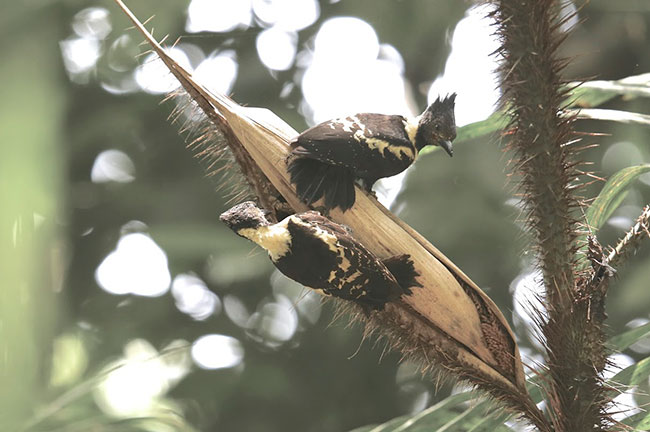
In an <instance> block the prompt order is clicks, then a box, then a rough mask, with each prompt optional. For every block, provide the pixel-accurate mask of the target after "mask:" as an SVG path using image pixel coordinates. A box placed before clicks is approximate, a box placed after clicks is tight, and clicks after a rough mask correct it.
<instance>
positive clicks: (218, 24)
mask: <svg viewBox="0 0 650 432" xmlns="http://www.w3.org/2000/svg"><path fill="white" fill-rule="evenodd" d="M252 19H253V11H252V10H251V0H192V2H191V3H190V6H189V7H188V9H187V23H186V24H185V30H186V31H188V32H189V33H198V32H204V31H206V32H229V31H231V30H234V29H236V28H243V29H245V28H248V27H249V26H250V24H251V21H252Z"/></svg>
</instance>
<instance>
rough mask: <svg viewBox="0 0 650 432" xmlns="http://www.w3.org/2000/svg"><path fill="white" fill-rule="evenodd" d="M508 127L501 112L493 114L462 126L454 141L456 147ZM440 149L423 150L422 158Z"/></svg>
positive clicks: (429, 148)
mask: <svg viewBox="0 0 650 432" xmlns="http://www.w3.org/2000/svg"><path fill="white" fill-rule="evenodd" d="M507 125H508V118H507V117H506V116H505V115H503V113H501V112H497V113H494V114H492V115H491V116H490V117H488V118H487V119H485V120H481V121H478V122H474V123H470V124H468V125H465V126H461V127H459V128H458V129H457V130H456V139H455V140H454V145H456V144H458V143H462V142H465V141H469V140H472V139H475V138H480V137H482V136H485V135H489V134H491V133H494V132H498V131H500V130H503V129H504V128H505V127H506V126H507ZM437 149H439V147H435V146H428V147H425V148H423V149H422V151H421V152H420V156H422V155H425V154H427V153H431V152H434V151H436V150H437Z"/></svg>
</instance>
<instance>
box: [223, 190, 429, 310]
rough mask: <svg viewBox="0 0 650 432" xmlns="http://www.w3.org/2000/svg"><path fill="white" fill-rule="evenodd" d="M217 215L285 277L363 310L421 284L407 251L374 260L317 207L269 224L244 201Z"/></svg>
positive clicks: (378, 307)
mask: <svg viewBox="0 0 650 432" xmlns="http://www.w3.org/2000/svg"><path fill="white" fill-rule="evenodd" d="M220 220H221V221H222V222H223V223H225V224H226V225H227V226H228V227H229V228H230V229H232V230H233V231H234V232H235V233H236V234H238V235H239V236H241V237H244V238H247V239H248V240H251V241H253V242H255V243H257V244H258V245H259V246H261V247H262V248H263V249H265V250H266V251H267V252H268V255H269V258H270V259H271V262H273V264H274V265H275V267H277V269H278V270H280V272H282V273H283V274H284V275H285V276H287V277H289V278H290V279H293V280H294V281H296V282H298V283H300V284H302V285H304V286H306V287H308V288H311V289H314V290H316V291H319V292H320V293H322V294H325V295H328V296H333V297H337V298H341V299H344V300H350V301H352V302H354V303H356V304H358V305H359V306H361V307H362V309H363V310H365V311H367V312H369V311H371V310H382V309H383V308H384V306H385V304H386V303H388V302H392V301H395V300H396V299H398V298H400V296H402V295H404V294H406V295H408V294H410V293H411V288H413V287H419V286H421V285H420V283H419V282H418V281H417V276H419V273H418V272H417V271H416V270H415V267H414V264H413V261H412V259H411V257H410V255H408V254H403V255H396V256H393V257H389V258H386V259H379V258H378V257H377V256H375V255H374V254H373V253H372V252H370V251H369V250H368V249H367V248H366V247H364V246H363V245H362V244H361V243H360V242H359V241H357V240H356V239H355V238H354V237H353V236H352V234H351V230H350V229H349V228H348V227H346V226H344V225H339V224H337V223H335V222H332V221H331V220H329V219H328V218H326V217H324V216H322V215H321V214H320V213H318V212H316V211H306V212H302V213H295V214H293V215H290V216H287V217H286V218H284V219H283V220H281V221H280V222H277V223H275V224H273V223H270V222H269V221H268V220H267V218H266V214H265V211H264V210H262V209H260V208H259V207H258V206H257V205H256V204H255V203H254V202H252V201H246V202H243V203H241V204H238V205H236V206H234V207H232V208H231V209H229V210H227V211H226V212H224V213H222V214H221V216H220Z"/></svg>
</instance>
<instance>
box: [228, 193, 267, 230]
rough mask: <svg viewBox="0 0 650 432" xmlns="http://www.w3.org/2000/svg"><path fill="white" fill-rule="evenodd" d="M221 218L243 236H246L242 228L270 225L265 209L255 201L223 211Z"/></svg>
mask: <svg viewBox="0 0 650 432" xmlns="http://www.w3.org/2000/svg"><path fill="white" fill-rule="evenodd" d="M219 219H220V220H221V222H223V223H225V224H226V225H227V226H228V228H230V229H231V230H233V231H234V232H236V233H237V234H239V235H241V236H242V237H245V236H243V235H242V230H244V229H246V228H249V229H253V230H256V229H258V228H260V227H263V226H269V221H268V220H267V219H266V213H265V211H264V210H262V209H260V208H259V207H257V206H256V205H255V203H254V202H253V201H246V202H243V203H241V204H237V205H236V206H234V207H233V208H231V209H230V210H227V211H225V212H223V213H222V214H221V216H219Z"/></svg>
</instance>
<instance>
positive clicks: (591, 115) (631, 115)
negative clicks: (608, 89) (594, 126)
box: [566, 108, 650, 126]
mask: <svg viewBox="0 0 650 432" xmlns="http://www.w3.org/2000/svg"><path fill="white" fill-rule="evenodd" d="M566 113H567V114H569V115H572V114H575V115H576V117H577V118H579V119H583V120H607V121H614V122H618V123H624V124H636V125H641V126H650V115H647V114H640V113H636V112H631V111H621V110H611V109H599V108H582V109H568V110H566Z"/></svg>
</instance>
